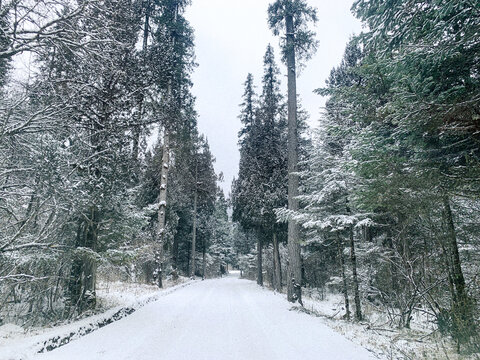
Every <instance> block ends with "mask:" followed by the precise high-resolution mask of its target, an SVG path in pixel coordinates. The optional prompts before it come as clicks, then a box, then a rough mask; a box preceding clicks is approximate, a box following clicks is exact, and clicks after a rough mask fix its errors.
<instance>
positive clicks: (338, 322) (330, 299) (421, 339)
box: [292, 290, 479, 360]
mask: <svg viewBox="0 0 480 360" xmlns="http://www.w3.org/2000/svg"><path fill="white" fill-rule="evenodd" d="M303 302H304V306H305V307H304V308H301V307H300V306H294V307H292V310H296V311H299V312H304V313H307V314H309V315H311V316H315V317H318V318H320V319H321V320H322V322H323V323H324V324H325V325H327V326H328V327H330V328H332V329H333V330H334V331H336V332H337V333H339V334H341V335H343V336H345V337H346V338H347V339H350V340H351V341H352V342H354V343H356V344H358V345H361V346H362V347H364V348H366V349H368V350H369V351H371V352H372V353H374V354H376V355H377V356H378V357H379V358H382V359H383V358H386V359H392V360H432V359H435V360H478V359H479V357H478V354H471V355H459V354H458V353H457V352H456V350H455V346H454V344H453V342H452V341H451V340H450V339H449V338H445V337H443V336H441V334H440V333H439V332H438V331H437V330H436V326H434V325H433V323H432V319H428V318H425V317H424V316H422V315H421V314H419V313H415V314H414V320H413V321H412V324H411V329H399V328H398V327H395V326H392V325H391V324H390V322H389V319H388V317H387V316H386V315H385V314H384V313H381V312H380V311H379V310H378V309H376V308H375V307H373V306H369V304H363V312H364V315H365V316H366V320H365V321H362V322H359V323H358V322H353V321H346V320H345V319H343V315H344V314H345V308H344V300H343V295H341V294H332V293H327V294H317V293H315V291H314V290H311V291H306V294H305V295H304V298H303ZM351 306H353V308H354V305H353V304H351ZM351 311H352V308H351ZM352 316H353V314H352Z"/></svg>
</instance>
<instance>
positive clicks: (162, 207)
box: [155, 86, 172, 288]
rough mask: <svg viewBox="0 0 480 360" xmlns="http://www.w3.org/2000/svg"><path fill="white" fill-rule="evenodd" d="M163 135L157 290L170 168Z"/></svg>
mask: <svg viewBox="0 0 480 360" xmlns="http://www.w3.org/2000/svg"><path fill="white" fill-rule="evenodd" d="M171 91H172V89H171V86H169V89H168V92H169V94H171ZM164 132H165V133H164V135H163V150H162V171H161V174H160V196H159V207H158V229H157V239H158V241H157V244H156V249H155V262H156V269H155V275H156V279H157V284H158V287H159V288H162V287H163V281H162V277H163V261H164V254H163V248H164V246H165V244H164V242H165V231H166V228H165V227H166V218H165V215H166V211H167V185H168V170H169V168H170V165H169V164H170V137H169V134H168V130H167V129H166V128H165V129H164Z"/></svg>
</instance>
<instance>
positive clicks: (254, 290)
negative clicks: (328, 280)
mask: <svg viewBox="0 0 480 360" xmlns="http://www.w3.org/2000/svg"><path fill="white" fill-rule="evenodd" d="M290 310H291V304H289V303H288V302H287V301H286V300H285V298H284V297H283V296H282V295H279V294H274V293H272V292H271V291H269V290H267V289H262V288H260V287H258V286H257V285H256V284H255V283H253V282H251V281H248V280H241V279H238V278H236V277H233V276H230V277H227V278H223V279H215V280H206V281H197V282H194V283H192V284H191V285H190V286H187V287H184V288H181V289H179V290H177V291H175V292H172V293H170V294H169V295H168V296H164V297H161V298H159V299H158V300H157V301H155V302H152V303H150V304H148V305H145V306H144V307H143V308H141V309H139V310H138V311H136V312H135V313H133V314H132V315H130V316H128V317H126V318H124V319H122V320H120V321H117V322H115V323H113V324H111V325H108V326H106V327H103V328H101V329H99V330H98V331H95V332H94V333H91V334H89V335H86V336H84V337H82V338H80V339H78V340H76V341H73V342H71V343H69V344H68V345H65V346H63V347H61V348H59V349H56V350H54V351H51V352H48V353H45V354H38V355H36V356H35V358H34V359H38V360H67V359H68V360H84V359H89V360H95V359H99V360H100V359H101V360H129V359H131V360H134V359H142V360H150V359H151V360H153V359H155V360H161V359H168V360H180V359H185V360H187V359H196V360H201V359H209V360H217V359H218V360H229V359H232V360H234V359H238V360H240V359H241V360H250V359H251V360H264V359H265V360H266V359H268V360H275V359H292V360H296V359H302V360H318V359H325V360H353V359H355V360H373V359H376V357H374V356H373V355H372V354H371V353H370V352H368V351H367V350H365V349H363V348H362V347H360V346H358V345H355V344H353V343H352V342H351V341H349V340H347V339H346V338H345V337H343V336H341V335H339V334H338V333H336V332H334V331H333V330H331V329H330V328H329V327H327V326H325V325H324V324H322V322H321V321H320V319H318V318H316V317H313V316H310V315H307V314H304V313H299V312H296V311H290ZM0 358H1V357H0Z"/></svg>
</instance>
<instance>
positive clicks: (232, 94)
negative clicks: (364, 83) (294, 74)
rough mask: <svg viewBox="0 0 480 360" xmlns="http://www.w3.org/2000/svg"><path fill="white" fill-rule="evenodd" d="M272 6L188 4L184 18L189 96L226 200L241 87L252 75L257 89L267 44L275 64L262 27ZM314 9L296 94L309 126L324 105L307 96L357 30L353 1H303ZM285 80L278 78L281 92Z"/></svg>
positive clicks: (262, 1) (235, 158)
mask: <svg viewBox="0 0 480 360" xmlns="http://www.w3.org/2000/svg"><path fill="white" fill-rule="evenodd" d="M272 1H273V0H193V4H192V6H190V7H189V8H188V10H187V13H186V17H187V19H188V20H189V21H190V23H191V25H192V26H193V28H194V29H195V38H196V41H195V43H196V55H197V63H198V64H199V67H198V68H197V69H196V70H195V73H194V75H193V82H194V86H193V93H194V95H195V96H196V98H197V111H198V113H199V128H200V131H201V132H202V133H204V134H205V135H206V136H207V137H208V140H209V143H210V147H211V150H212V152H213V154H214V156H215V157H216V159H217V161H216V164H215V169H216V171H217V173H219V172H223V173H224V176H225V182H224V183H223V184H222V187H223V189H224V190H225V193H226V195H228V193H229V192H230V186H231V183H232V179H233V177H235V176H236V175H237V172H238V162H239V156H240V155H239V152H238V146H237V141H238V139H237V134H238V131H239V129H240V121H239V119H238V114H239V104H240V103H241V96H242V94H243V83H244V82H245V79H246V77H247V74H248V73H249V72H251V73H253V75H254V77H255V81H256V84H257V90H258V91H260V88H261V83H260V81H261V77H262V72H263V70H262V66H263V55H264V53H265V50H266V47H267V45H268V44H269V43H271V44H272V45H273V46H275V49H276V57H277V61H278V63H279V65H280V68H281V70H282V74H285V73H286V72H285V68H284V66H283V64H280V56H279V51H278V38H275V37H273V35H272V34H271V31H270V30H269V28H268V25H267V8H268V4H269V3H271V2H272ZM308 2H309V4H310V5H312V6H315V7H316V8H317V9H318V17H319V21H318V23H317V25H316V29H315V30H316V32H317V39H318V40H319V41H320V46H319V49H318V52H317V54H316V55H315V57H314V58H313V59H312V60H310V61H309V62H308V63H307V66H306V68H305V69H304V70H303V72H302V73H301V74H300V77H299V79H298V84H297V91H298V93H299V94H300V97H301V98H302V103H303V107H304V108H305V109H306V110H307V111H308V112H309V114H310V124H311V125H313V126H314V125H315V124H316V123H317V120H318V118H319V114H320V111H321V107H322V106H323V105H324V100H323V99H322V98H321V97H320V96H318V95H315V94H313V92H312V91H313V90H314V89H316V88H319V87H322V86H323V85H324V84H325V79H326V78H327V77H328V75H329V73H330V70H331V68H332V67H334V66H337V65H338V64H339V62H340V61H341V58H342V55H343V51H344V49H345V45H346V43H347V41H348V39H349V37H350V36H351V35H352V34H354V33H358V32H360V30H361V25H360V23H359V21H358V20H356V19H355V18H354V17H353V15H352V14H351V12H350V7H351V5H352V3H353V0H309V1H308ZM286 82H287V79H286V77H285V76H283V75H282V85H283V87H284V88H285V91H286Z"/></svg>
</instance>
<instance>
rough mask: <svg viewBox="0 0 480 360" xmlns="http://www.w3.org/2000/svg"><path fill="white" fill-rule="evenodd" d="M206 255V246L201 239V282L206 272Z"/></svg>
mask: <svg viewBox="0 0 480 360" xmlns="http://www.w3.org/2000/svg"><path fill="white" fill-rule="evenodd" d="M206 254H207V246H206V244H205V239H203V251H202V280H205V272H206V270H207V263H206Z"/></svg>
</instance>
